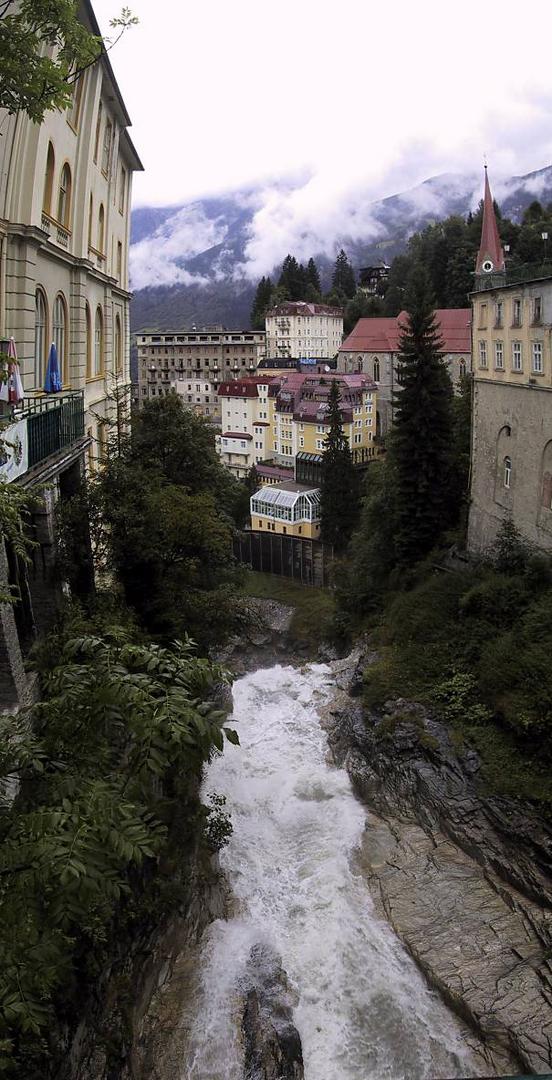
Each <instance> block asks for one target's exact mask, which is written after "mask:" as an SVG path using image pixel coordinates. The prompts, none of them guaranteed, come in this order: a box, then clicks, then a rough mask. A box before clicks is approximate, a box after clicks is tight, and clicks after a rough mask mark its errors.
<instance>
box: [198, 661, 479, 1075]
mask: <svg viewBox="0 0 552 1080" xmlns="http://www.w3.org/2000/svg"><path fill="white" fill-rule="evenodd" d="M329 684H330V670H329V668H328V667H326V666H325V665H321V664H319V665H309V666H308V667H307V668H305V669H304V670H301V671H300V670H297V669H295V668H292V667H274V668H270V669H264V670H259V671H256V672H254V673H253V674H250V675H246V676H244V677H243V678H241V679H239V680H238V681H237V682H236V683H235V684H234V688H233V694H234V717H233V723H235V726H236V728H237V730H238V732H239V735H240V740H241V746H240V747H234V746H231V745H227V746H226V747H225V751H224V754H223V755H222V756H218V757H217V758H216V759H215V760H214V761H213V762H212V763H211V764H210V766H209V768H208V770H207V775H206V779H205V782H204V793H205V795H207V794H208V793H209V792H211V791H216V792H218V793H219V794H223V795H225V796H226V799H227V806H228V810H229V811H230V813H231V816H232V822H233V829H234V831H233V835H232V837H231V840H230V843H229V844H228V846H227V847H226V848H224V849H223V851H222V853H221V862H222V866H223V869H224V872H225V874H226V876H227V878H228V881H229V884H230V886H231V888H232V891H233V894H234V896H235V904H234V911H233V914H232V917H231V918H229V919H228V921H222V920H218V921H217V922H215V923H214V924H212V926H211V927H210V928H209V931H208V932H207V933H206V935H205V939H204V944H203V948H202V956H201V989H200V992H199V994H198V997H197V1001H195V1002H194V1011H195V1019H194V1023H193V1031H194V1034H193V1036H192V1039H191V1042H190V1045H189V1047H188V1049H187V1052H186V1057H187V1060H186V1061H184V1062H183V1065H182V1074H181V1076H182V1080H244V1061H243V1048H242V1038H241V1011H242V1009H243V994H244V991H246V990H247V987H248V980H250V978H251V973H250V957H251V950H252V948H253V946H255V945H257V944H259V943H260V944H261V945H263V946H267V947H268V948H269V949H270V950H271V951H273V952H274V953H276V954H277V955H278V956H279V957H280V959H281V964H282V967H283V969H284V970H285V972H286V974H287V979H288V983H289V985H290V987H291V991H292V995H293V1002H294V1011H293V1021H294V1023H295V1025H296V1027H297V1029H298V1031H299V1034H300V1036H301V1041H302V1046H303V1057H304V1066H305V1077H306V1080H428V1078H429V1077H436V1076H446V1077H454V1076H456V1077H459V1076H468V1075H476V1074H475V1072H474V1071H473V1065H471V1064H470V1053H469V1049H468V1047H467V1046H466V1044H465V1043H464V1041H463V1036H462V1029H461V1027H460V1025H459V1024H458V1023H457V1021H456V1019H455V1018H454V1017H453V1015H452V1014H451V1013H450V1012H449V1011H448V1010H447V1008H446V1007H445V1006H444V1004H443V1003H442V1002H441V1001H440V1000H439V999H438V997H436V996H435V994H433V993H432V992H431V991H430V990H429V989H428V987H427V986H426V984H425V982H424V980H423V978H422V977H421V975H420V973H419V972H418V970H417V968H416V966H415V964H414V963H413V961H412V960H411V958H410V957H409V956H408V954H407V953H406V952H405V950H404V948H403V946H402V944H401V942H400V941H399V940H398V938H397V937H396V936H395V935H394V933H393V932H392V930H391V929H390V927H389V926H388V924H387V923H386V922H384V921H383V920H382V919H380V918H379V917H378V916H377V914H376V913H375V911H374V905H373V902H372V900H371V898H370V894H369V891H368V888H367V885H366V881H365V880H364V878H363V876H362V872H361V869H360V868H359V864H358V860H357V859H356V858H355V855H356V853H357V851H358V847H359V843H360V840H361V837H362V834H363V831H364V828H365V826H366V824H367V828H368V830H369V827H370V824H369V818H368V823H367V815H366V810H365V808H364V807H363V806H362V805H361V804H360V803H359V802H358V801H357V799H356V798H355V797H354V795H353V793H352V790H351V785H350V782H349V778H348V776H347V774H346V772H345V771H344V770H343V769H337V768H335V767H334V766H333V765H331V764H329V763H328V760H327V759H328V748H327V743H326V738H325V734H324V732H323V730H322V729H321V727H320V723H319V719H318V714H317V707H318V706H319V705H320V704H321V703H322V702H323V701H324V700H327V698H328V695H329ZM261 953H262V950H261Z"/></svg>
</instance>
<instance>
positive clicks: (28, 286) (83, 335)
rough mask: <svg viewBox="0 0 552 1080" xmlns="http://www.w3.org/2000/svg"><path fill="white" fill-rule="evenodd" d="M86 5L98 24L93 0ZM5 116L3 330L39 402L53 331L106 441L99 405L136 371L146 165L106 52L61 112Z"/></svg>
mask: <svg viewBox="0 0 552 1080" xmlns="http://www.w3.org/2000/svg"><path fill="white" fill-rule="evenodd" d="M79 10H80V13H81V18H82V21H83V22H84V24H85V25H86V26H87V28H88V29H90V30H91V31H92V32H93V33H95V34H99V27H98V24H97V22H96V19H95V16H94V13H93V10H92V7H91V5H90V3H89V2H88V0H83V3H82V4H81V6H80V9H79ZM0 121H1V125H2V126H1V131H2V137H1V138H0V336H2V337H3V338H9V337H10V336H12V335H13V337H14V339H15V342H16V346H17V352H18V358H19V361H20V365H21V373H22V378H23V385H24V389H25V396H26V398H28V399H29V400H33V401H35V400H36V398H37V397H40V396H41V394H42V388H43V385H44V376H45V370H46V362H47V357H48V351H49V346H50V343H51V342H52V341H55V342H56V345H57V347H58V355H59V358H60V364H61V372H62V380H63V389H64V391H67V392H72V391H82V392H83V396H84V407H85V414H86V416H85V428H86V432H87V434H89V435H90V436H91V437H92V439H93V440H97V439H98V438H99V441H100V442H101V438H102V432H101V421H100V430H98V420H97V419H96V416H95V415H93V414H98V415H99V416H100V418H101V417H103V416H104V415H106V414H107V411H108V409H109V404H108V401H107V392H108V390H109V385H110V383H111V381H112V380H113V378H114V377H115V376H117V378H118V379H119V380H123V381H127V382H128V381H129V301H130V293H129V291H128V248H129V238H130V201H131V187H132V174H133V172H135V171H136V170H139V169H141V168H142V166H141V163H140V161H139V159H138V156H137V154H136V151H135V149H134V147H133V145H132V142H131V140H130V138H129V135H128V130H127V129H128V127H129V125H130V119H129V116H128V113H127V111H126V108H125V105H124V102H123V100H122V97H121V94H120V91H119V88H118V86H117V83H116V80H115V77H114V74H113V70H112V68H111V64H110V62H109V59H108V58H107V57H105V56H104V57H103V58H101V59H100V61H99V62H98V63H97V64H95V65H93V66H92V67H90V68H89V69H88V70H87V71H85V72H84V73H83V74H82V75H81V77H80V79H79V81H78V83H77V84H76V87H75V91H74V95H73V104H72V106H71V108H69V109H68V110H66V111H65V112H57V111H51V112H47V113H46V115H45V118H44V121H43V123H42V124H34V123H32V122H31V121H30V120H29V119H28V117H27V116H26V115H25V114H24V113H18V114H17V115H16V116H7V115H4V116H2V115H1V114H0ZM92 445H93V449H92V450H91V455H92V456H95V455H96V449H97V445H98V444H97V442H96V441H94V443H93V444H92Z"/></svg>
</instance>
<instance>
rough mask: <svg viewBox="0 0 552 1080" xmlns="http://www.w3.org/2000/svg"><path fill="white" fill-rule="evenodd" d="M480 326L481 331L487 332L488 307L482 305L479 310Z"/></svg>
mask: <svg viewBox="0 0 552 1080" xmlns="http://www.w3.org/2000/svg"><path fill="white" fill-rule="evenodd" d="M479 326H480V328H481V330H485V329H486V327H487V305H486V304H481V305H480V308H479Z"/></svg>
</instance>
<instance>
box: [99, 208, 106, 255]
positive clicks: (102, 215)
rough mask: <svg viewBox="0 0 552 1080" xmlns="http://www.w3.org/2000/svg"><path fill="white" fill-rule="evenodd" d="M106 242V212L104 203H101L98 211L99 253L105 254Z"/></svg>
mask: <svg viewBox="0 0 552 1080" xmlns="http://www.w3.org/2000/svg"><path fill="white" fill-rule="evenodd" d="M104 240H105V210H104V207H103V203H100V209H99V210H98V251H101V252H102V253H103V249H104Z"/></svg>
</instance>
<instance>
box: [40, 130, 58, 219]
mask: <svg viewBox="0 0 552 1080" xmlns="http://www.w3.org/2000/svg"><path fill="white" fill-rule="evenodd" d="M55 167H56V155H55V154H54V147H53V146H52V143H51V142H50V143H48V156H47V158H46V175H45V177H44V198H43V199H42V209H43V210H44V212H45V213H46V214H51V213H52V191H53V190H54V170H55Z"/></svg>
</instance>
